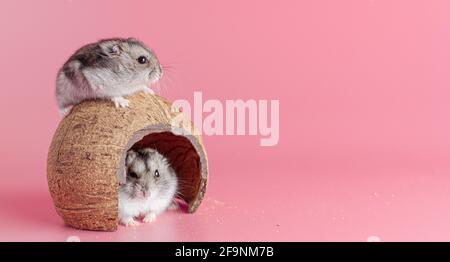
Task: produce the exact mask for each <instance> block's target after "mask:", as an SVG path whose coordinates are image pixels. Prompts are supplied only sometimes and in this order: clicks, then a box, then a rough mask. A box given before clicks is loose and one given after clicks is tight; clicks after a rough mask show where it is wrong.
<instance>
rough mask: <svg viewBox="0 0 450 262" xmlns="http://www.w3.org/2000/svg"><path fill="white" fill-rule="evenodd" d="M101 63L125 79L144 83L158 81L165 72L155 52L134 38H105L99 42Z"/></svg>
mask: <svg viewBox="0 0 450 262" xmlns="http://www.w3.org/2000/svg"><path fill="white" fill-rule="evenodd" d="M98 46H99V49H100V56H97V59H99V60H104V61H98V62H99V64H103V65H106V67H109V68H111V70H112V71H113V72H114V73H116V74H117V75H119V76H120V77H121V78H123V79H133V80H134V81H137V82H139V83H142V84H147V85H148V84H151V83H154V82H156V81H158V80H159V79H160V78H161V77H162V74H163V71H162V67H161V64H160V63H159V60H158V58H157V57H156V55H155V53H154V52H153V51H152V50H151V49H150V48H148V47H147V46H146V45H145V44H144V43H142V42H141V41H139V40H136V39H134V38H128V39H121V38H113V39H105V40H101V41H99V42H98Z"/></svg>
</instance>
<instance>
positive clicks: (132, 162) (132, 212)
mask: <svg viewBox="0 0 450 262" xmlns="http://www.w3.org/2000/svg"><path fill="white" fill-rule="evenodd" d="M125 166H126V181H125V183H124V184H122V185H120V188H119V221H120V223H121V224H123V225H126V226H133V225H137V224H138V222H137V221H136V220H135V218H138V217H143V222H152V221H153V220H155V218H156V216H157V215H158V214H160V213H161V212H163V211H165V210H166V209H167V208H169V207H170V206H171V204H172V203H173V202H174V200H175V196H176V194H177V190H178V179H177V176H176V173H175V171H174V169H173V168H172V167H171V166H170V163H169V161H168V160H167V158H165V157H164V156H163V155H161V154H160V153H159V152H158V151H156V150H154V149H151V148H144V149H140V150H129V151H128V152H127V156H126V160H125Z"/></svg>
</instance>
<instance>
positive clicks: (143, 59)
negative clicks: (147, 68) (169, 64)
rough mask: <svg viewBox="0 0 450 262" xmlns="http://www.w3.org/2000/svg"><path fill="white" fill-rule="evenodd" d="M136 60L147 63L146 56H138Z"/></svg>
mask: <svg viewBox="0 0 450 262" xmlns="http://www.w3.org/2000/svg"><path fill="white" fill-rule="evenodd" d="M137 61H138V62H139V64H145V63H147V57H145V56H140V57H138V59H137Z"/></svg>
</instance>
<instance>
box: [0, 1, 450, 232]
mask: <svg viewBox="0 0 450 262" xmlns="http://www.w3.org/2000/svg"><path fill="white" fill-rule="evenodd" d="M0 32H1V34H0V39H1V41H0V72H1V90H2V91H1V103H0V116H1V121H2V125H1V131H0V132H1V135H0V148H1V149H0V159H1V160H0V161H1V165H2V171H1V173H2V177H3V179H2V181H1V183H0V240H2V241H11V240H18V241H22V240H33V241H65V240H66V239H67V238H68V237H69V236H77V237H79V239H80V240H81V241H97V240H106V241H136V240H144V241H147V240H148V241H154V240H159V241H205V240H206V241H215V240H217V241H220V240H226V241H228V240H234V241H248V240H250V241H285V240H296V241H366V240H367V239H368V238H369V237H370V236H376V237H378V238H379V239H381V240H382V241H418V240H423V241H441V240H444V241H449V240H450V176H449V171H450V161H449V158H450V124H449V118H448V116H449V111H450V103H449V100H450V2H449V1H438V0H434V1H426V0H423V1H412V0H404V1H399V0H367V1H363V0H354V1H350V0H342V1H334V0H329V1H324V0H314V1H313V0H310V1H237V0H236V1H207V0H204V1H196V0H194V1H168V0H161V1H131V0H127V1H122V2H119V1H114V2H113V1H95V2H94V1H87V0H85V1H81V0H80V1H78V0H72V1H32V0H29V1H23V0H21V1H18V0H14V1H12V0H2V1H1V3H0ZM111 36H123V37H128V36H134V37H137V38H140V39H142V40H143V41H144V42H146V43H147V44H148V45H150V46H151V47H153V48H154V49H155V50H156V52H157V54H158V55H159V57H160V59H161V61H162V63H163V64H166V65H171V66H172V67H173V69H172V70H171V71H170V72H166V75H165V78H164V80H163V81H162V83H161V86H162V87H163V89H162V91H161V92H160V93H161V94H162V95H164V96H166V97H168V98H169V99H171V100H174V99H179V98H185V99H191V98H192V96H193V92H194V91H202V92H203V97H204V99H219V100H221V101H224V100H225V99H244V100H246V99H256V100H257V99H279V100H280V142H279V144H278V146H275V147H267V148H262V147H259V137H255V136H240V137H238V136H212V137H205V138H204V139H205V142H206V146H207V150H208V153H209V160H210V161H209V163H210V183H209V187H208V192H207V196H206V199H205V202H204V204H203V205H202V206H201V207H200V209H199V211H198V212H197V213H196V214H194V215H190V214H184V213H179V212H169V213H167V214H164V215H163V216H162V217H160V218H159V219H158V220H157V221H156V222H155V223H154V224H147V225H143V226H140V227H138V228H124V227H121V228H120V229H119V230H118V231H117V232H114V233H101V232H87V231H79V230H74V229H71V228H69V227H66V226H64V224H63V223H62V220H61V219H60V218H59V217H58V216H57V215H56V213H55V211H54V209H53V207H52V202H51V199H50V196H49V193H48V191H47V182H46V157H47V150H48V146H49V144H50V141H51V138H52V135H53V132H54V130H55V129H56V127H57V125H58V121H59V118H58V113H57V108H56V103H55V99H54V96H53V92H54V85H55V84H54V80H55V75H56V71H57V70H58V67H59V66H61V65H62V63H63V62H64V61H65V59H66V58H67V57H68V56H69V55H70V54H71V53H72V52H73V51H74V50H75V49H76V48H78V47H79V46H80V45H82V44H85V43H88V42H92V41H96V40H98V39H100V38H104V37H111Z"/></svg>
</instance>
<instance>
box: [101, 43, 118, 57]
mask: <svg viewBox="0 0 450 262" xmlns="http://www.w3.org/2000/svg"><path fill="white" fill-rule="evenodd" d="M101 48H102V51H103V53H105V54H106V55H107V56H110V57H116V56H119V55H120V54H121V53H122V51H123V48H122V46H121V45H120V43H119V42H117V41H106V42H104V43H102V44H101Z"/></svg>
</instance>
